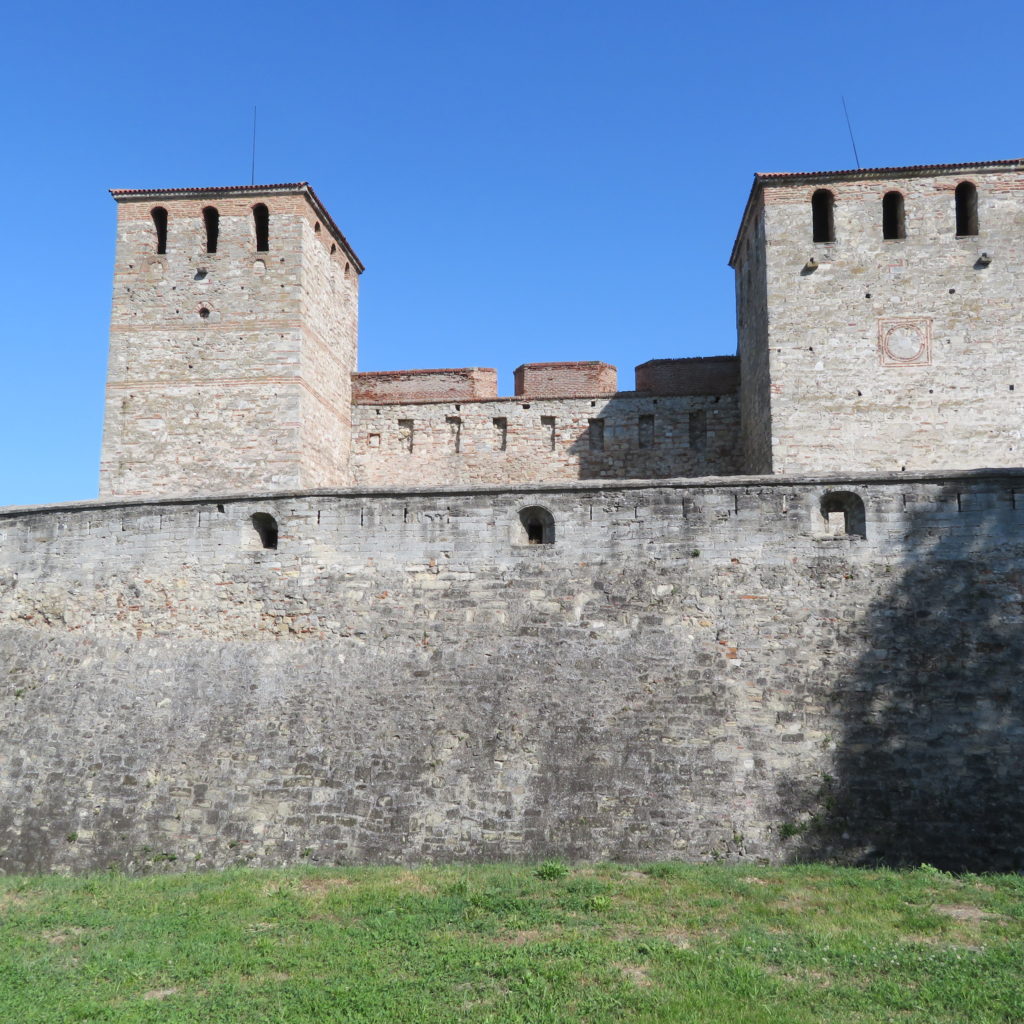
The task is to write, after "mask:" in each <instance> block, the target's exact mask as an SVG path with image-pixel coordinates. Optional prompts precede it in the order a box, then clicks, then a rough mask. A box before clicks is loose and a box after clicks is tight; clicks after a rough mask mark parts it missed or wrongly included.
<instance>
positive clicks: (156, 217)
mask: <svg viewBox="0 0 1024 1024" xmlns="http://www.w3.org/2000/svg"><path fill="white" fill-rule="evenodd" d="M149 214H150V216H151V217H152V218H153V227H154V228H155V229H156V254H157V255H158V256H163V255H165V254H166V253H167V211H166V210H165V209H164V208H163V207H162V206H154V207H153V209H152V210H150V211H149Z"/></svg>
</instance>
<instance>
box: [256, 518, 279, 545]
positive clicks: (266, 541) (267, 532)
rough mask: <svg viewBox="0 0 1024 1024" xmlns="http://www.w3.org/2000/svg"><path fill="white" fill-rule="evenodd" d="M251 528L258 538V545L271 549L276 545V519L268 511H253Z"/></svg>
mask: <svg viewBox="0 0 1024 1024" xmlns="http://www.w3.org/2000/svg"><path fill="white" fill-rule="evenodd" d="M251 518H252V528H253V529H254V530H255V531H256V536H257V537H259V539H260V546H261V547H264V548H267V549H271V550H273V549H274V548H276V547H277V520H276V519H275V518H274V517H273V516H272V515H270V513H269V512H254V513H253V514H252V517H251Z"/></svg>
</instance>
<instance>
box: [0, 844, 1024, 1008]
mask: <svg viewBox="0 0 1024 1024" xmlns="http://www.w3.org/2000/svg"><path fill="white" fill-rule="evenodd" d="M552 865H558V866H552ZM1022 897H1024V878H1021V877H1017V876H998V875H995V876H983V877H978V876H965V877H959V878H955V877H952V876H949V875H945V874H943V873H941V872H938V871H935V870H934V869H929V868H922V869H920V870H917V871H907V872H889V871H862V870H856V869H837V868H826V867H821V866H806V867H793V868H751V867H744V866H739V867H736V866H731V867H726V866H691V865H679V864H655V865H650V866H647V867H645V868H641V869H637V868H631V867H627V866H622V865H612V864H609V865H598V866H593V867H591V866H575V867H570V868H568V870H566V871H563V870H562V866H561V865H560V864H558V862H547V864H546V866H542V868H541V869H540V870H538V868H537V867H525V866H479V867H446V868H421V869H416V870H404V869H398V868H395V869H390V868H377V869H373V868H359V869H349V870H340V869H338V870H321V869H313V868H310V869H305V870H302V869H298V870H289V871H250V870H233V871H226V872H223V873H208V874H188V875H181V874H177V875H154V876H150V877H145V878H128V877H124V876H121V875H114V874H112V875H102V876H92V877H87V878H56V877H35V878H2V879H0V1021H3V1022H11V1024H37V1022H38V1024H64V1022H72V1021H74V1022H107V1021H117V1022H134V1021H138V1022H146V1024H159V1022H172V1021H173V1022H185V1021H188V1022H192V1021H195V1022H202V1024H222V1022H236V1021H237V1022H240V1024H241V1022H244V1024H263V1022H267V1024H270V1022H273V1024H281V1022H288V1024H292V1022H310V1024H313V1022H315V1024H324V1022H353V1024H354V1022H370V1021H373V1022H381V1024H401V1022H410V1024H412V1022H415V1024H432V1022H441V1021H470V1022H473V1024H498V1022H501V1024H512V1022H520V1024H546V1022H555V1021H566V1022H568V1021H580V1022H584V1021H585V1022H587V1024H605V1022H608V1024H625V1022H631V1021H644V1022H647V1021H651V1022H665V1024H696V1022H701V1024H703V1022H708V1024H762V1022H764V1024H769V1022H771V1024H779V1022H787V1024H788V1022H794V1024H802V1022H812V1021H813V1022H820V1021H828V1022H847V1021H849V1022H853V1021H856V1022H863V1024H880V1022H887V1021H898V1022H901V1024H903V1022H906V1024H912V1022H921V1024H944V1022H950V1024H954V1022H955V1024H989V1022H993V1024H994V1022H997V1021H999V1022H1014V1024H1020V1022H1022V1021H1024V899H1022Z"/></svg>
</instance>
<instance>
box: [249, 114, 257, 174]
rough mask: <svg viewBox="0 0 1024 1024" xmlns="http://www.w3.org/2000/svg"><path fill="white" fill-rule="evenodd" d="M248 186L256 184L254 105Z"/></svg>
mask: <svg viewBox="0 0 1024 1024" xmlns="http://www.w3.org/2000/svg"><path fill="white" fill-rule="evenodd" d="M249 184H250V185H255V184H256V104H253V107H252V166H251V167H250V169H249Z"/></svg>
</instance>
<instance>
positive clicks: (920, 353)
mask: <svg viewBox="0 0 1024 1024" xmlns="http://www.w3.org/2000/svg"><path fill="white" fill-rule="evenodd" d="M1022 196H1024V161H1020V160H1005V161H997V162H990V163H970V164H943V165H935V166H928V167H897V168H881V169H868V170H857V171H835V172H814V173H808V174H758V175H757V176H756V177H755V179H754V186H753V189H752V191H751V194H750V199H749V200H748V202H747V207H746V211H745V213H744V217H743V221H742V224H741V226H740V231H739V235H738V237H737V239H736V244H735V246H734V248H733V253H732V258H731V260H730V264H731V265H732V266H733V267H734V268H735V271H736V295H737V320H738V333H739V355H740V360H741V380H742V383H741V396H740V407H741V417H742V431H743V445H744V461H745V463H746V467H747V469H748V471H751V472H762V473H768V472H774V473H799V472H806V471H814V472H821V471H825V472H828V471H837V472H843V471H851V470H854V471H859V470H896V471H899V470H901V469H904V468H905V469H907V470H918V469H938V468H950V469H970V468H978V467H990V466H991V467H996V466H1019V465H1021V462H1022V460H1024V432H1022V427H1024V423H1022V411H1024V406H1022V404H1021V403H1022V401H1024V201H1022Z"/></svg>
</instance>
